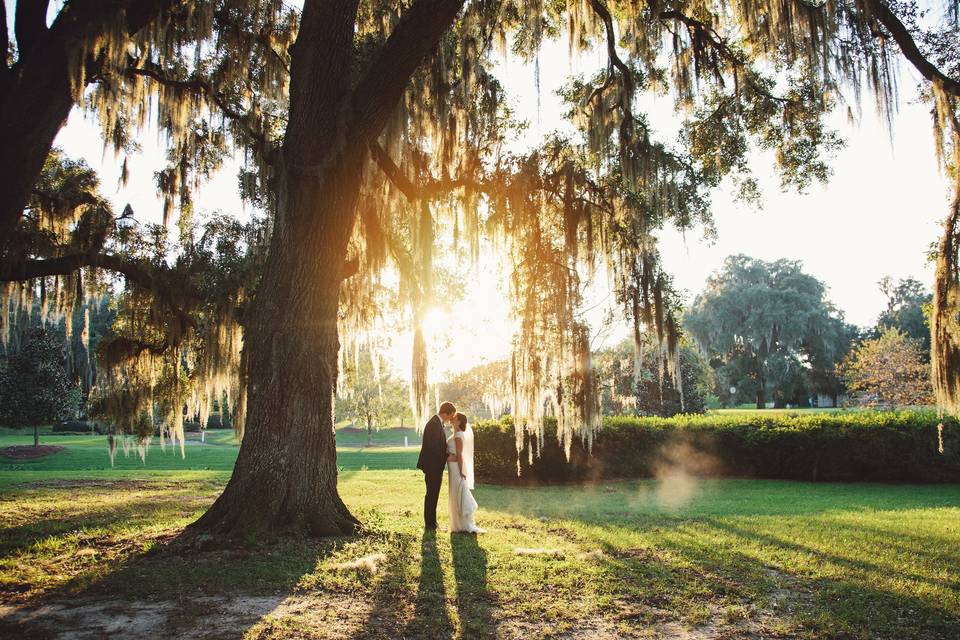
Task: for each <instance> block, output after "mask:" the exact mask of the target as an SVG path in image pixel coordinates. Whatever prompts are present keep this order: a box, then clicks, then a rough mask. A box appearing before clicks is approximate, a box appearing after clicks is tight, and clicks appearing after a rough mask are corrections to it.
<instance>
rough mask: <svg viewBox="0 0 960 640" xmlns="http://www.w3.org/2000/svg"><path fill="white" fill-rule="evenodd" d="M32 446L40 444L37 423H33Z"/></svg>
mask: <svg viewBox="0 0 960 640" xmlns="http://www.w3.org/2000/svg"><path fill="white" fill-rule="evenodd" d="M33 446H34V447H39V446H40V425H38V424H35V425H33Z"/></svg>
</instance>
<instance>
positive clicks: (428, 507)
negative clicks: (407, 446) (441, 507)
mask: <svg viewBox="0 0 960 640" xmlns="http://www.w3.org/2000/svg"><path fill="white" fill-rule="evenodd" d="M446 466H447V437H446V434H445V433H444V432H443V422H441V421H440V416H433V417H432V418H430V421H429V422H427V426H425V427H424V428H423V443H422V444H421V445H420V458H419V459H417V469H420V470H421V471H423V479H424V482H426V484H427V493H426V494H425V495H424V496H423V524H424V526H426V527H428V528H434V529H435V528H436V526H437V501H438V500H439V499H440V484H441V483H442V482H443V469H444V467H446Z"/></svg>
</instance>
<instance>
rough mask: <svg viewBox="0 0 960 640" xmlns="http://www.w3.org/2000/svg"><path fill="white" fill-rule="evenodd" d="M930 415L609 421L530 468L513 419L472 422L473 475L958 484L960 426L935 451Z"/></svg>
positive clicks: (951, 422) (551, 440)
mask: <svg viewBox="0 0 960 640" xmlns="http://www.w3.org/2000/svg"><path fill="white" fill-rule="evenodd" d="M938 422H939V420H938V418H937V416H936V414H935V413H934V412H932V411H902V412H894V411H888V412H878V411H863V412H836V413H833V412H830V413H809V414H799V415H785V414H771V415H763V414H756V415H746V416H745V415H735V414H734V415H729V416H724V415H719V416H717V415H682V416H676V417H673V418H622V417H615V418H606V419H604V421H603V428H602V429H601V430H600V432H599V433H598V434H597V436H596V438H595V439H594V443H593V451H592V454H588V453H587V452H586V451H585V449H584V448H583V446H582V445H581V443H580V441H579V440H577V439H575V441H574V444H573V447H572V450H571V454H570V461H569V462H567V461H566V459H565V457H564V455H563V451H562V450H561V449H560V447H559V444H558V443H557V438H556V423H555V422H554V421H552V420H549V421H548V422H547V424H546V427H545V433H544V442H545V446H544V447H543V451H542V452H541V455H540V456H539V457H537V456H534V459H533V463H532V464H531V463H530V456H529V453H530V446H531V445H533V446H536V444H537V443H536V439H535V438H531V437H525V438H524V448H523V451H522V452H521V454H520V456H519V464H520V476H519V478H518V477H517V464H518V456H517V450H516V444H515V443H516V440H515V436H514V431H513V424H512V421H511V420H510V418H505V419H504V420H502V421H500V422H494V421H480V422H477V423H474V429H475V432H476V453H475V456H476V469H477V475H478V478H479V479H480V480H482V481H485V482H495V483H496V482H544V481H546V482H562V481H582V480H599V479H602V478H644V477H652V476H655V475H657V474H658V472H660V471H664V470H667V471H668V470H669V469H676V468H680V469H682V470H684V471H685V472H687V473H691V474H694V475H700V476H714V477H719V476H727V477H750V478H778V479H789V480H821V481H883V482H960V424H958V422H957V420H955V419H953V418H945V419H944V421H943V422H944V425H945V426H944V430H943V440H944V453H942V454H941V453H939V452H938V451H937V423H938Z"/></svg>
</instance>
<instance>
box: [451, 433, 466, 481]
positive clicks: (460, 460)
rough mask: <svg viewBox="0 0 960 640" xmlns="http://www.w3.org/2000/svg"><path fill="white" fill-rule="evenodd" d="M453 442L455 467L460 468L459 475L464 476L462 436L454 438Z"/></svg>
mask: <svg viewBox="0 0 960 640" xmlns="http://www.w3.org/2000/svg"><path fill="white" fill-rule="evenodd" d="M454 444H456V445H457V468H458V469H460V477H461V478H466V477H467V475H466V474H465V473H464V472H463V438H454Z"/></svg>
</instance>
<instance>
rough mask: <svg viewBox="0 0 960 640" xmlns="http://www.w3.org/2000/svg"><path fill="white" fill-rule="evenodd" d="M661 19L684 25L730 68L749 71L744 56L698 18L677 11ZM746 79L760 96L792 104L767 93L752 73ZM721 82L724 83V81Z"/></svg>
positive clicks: (664, 12)
mask: <svg viewBox="0 0 960 640" xmlns="http://www.w3.org/2000/svg"><path fill="white" fill-rule="evenodd" d="M659 18H660V19H661V20H675V21H677V22H680V23H681V24H683V25H684V26H685V27H687V29H688V30H689V31H690V32H691V33H692V34H693V37H694V39H695V40H699V41H701V42H706V43H707V44H708V45H709V46H710V48H711V49H713V50H714V51H715V52H716V53H717V54H718V55H719V56H720V57H721V58H723V59H724V60H726V61H727V62H728V63H729V64H730V66H732V67H734V68H735V69H747V67H748V66H749V63H748V61H747V60H746V59H745V58H744V57H743V56H741V55H739V54H737V53H736V52H735V51H734V50H733V49H731V48H730V45H729V44H728V43H727V41H726V40H725V39H724V38H723V37H722V36H721V35H720V34H719V33H717V30H716V29H714V28H713V27H711V26H709V25H707V24H705V23H704V22H701V21H700V20H697V19H696V18H691V17H690V16H688V15H686V14H684V13H682V12H680V11H677V10H670V11H662V12H660V15H659ZM748 71H749V70H748ZM745 79H746V81H747V84H749V85H750V87H751V88H752V89H753V90H754V91H756V92H757V93H758V94H760V95H762V96H764V97H766V98H768V99H770V100H774V101H776V102H782V103H785V104H787V103H790V102H791V100H790V99H789V98H783V97H780V96H775V95H773V94H772V93H770V92H769V91H767V90H766V89H765V88H764V87H763V86H761V85H760V84H759V83H758V82H756V80H755V79H754V77H753V74H752V73H749V72H748V73H747V74H746V78H745ZM720 81H721V83H722V79H721V80H720Z"/></svg>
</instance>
